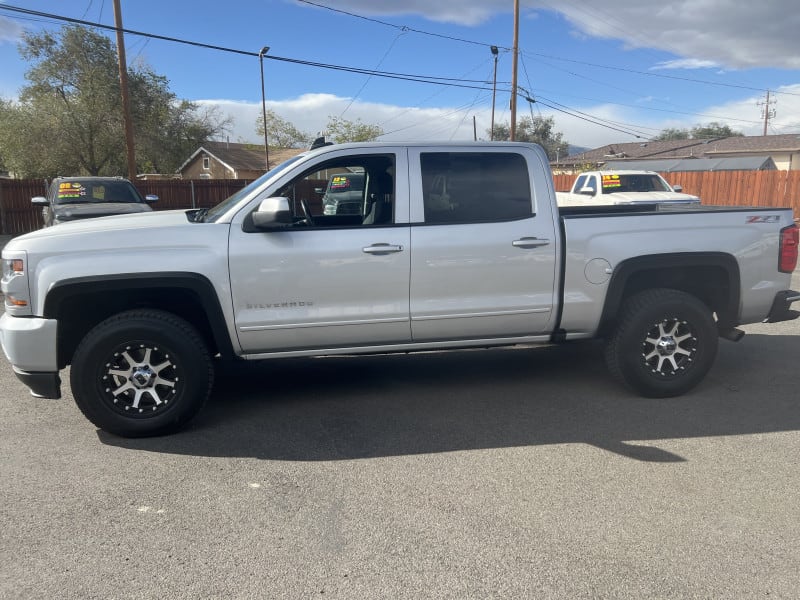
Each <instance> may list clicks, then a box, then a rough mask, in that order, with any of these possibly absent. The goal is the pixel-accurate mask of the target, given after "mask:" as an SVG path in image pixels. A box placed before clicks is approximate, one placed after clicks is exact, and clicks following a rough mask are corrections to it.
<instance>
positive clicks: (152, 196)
mask: <svg viewBox="0 0 800 600" xmlns="http://www.w3.org/2000/svg"><path fill="white" fill-rule="evenodd" d="M144 201H145V202H147V203H148V204H149V203H150V202H158V196H156V195H155V194H147V196H145V197H144Z"/></svg>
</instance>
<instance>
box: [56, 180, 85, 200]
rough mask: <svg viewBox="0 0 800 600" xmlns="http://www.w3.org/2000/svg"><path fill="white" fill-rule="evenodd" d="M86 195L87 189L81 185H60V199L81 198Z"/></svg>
mask: <svg viewBox="0 0 800 600" xmlns="http://www.w3.org/2000/svg"><path fill="white" fill-rule="evenodd" d="M85 195H86V188H85V187H83V186H82V185H81V184H80V183H60V184H58V197H59V198H80V197H81V196H85Z"/></svg>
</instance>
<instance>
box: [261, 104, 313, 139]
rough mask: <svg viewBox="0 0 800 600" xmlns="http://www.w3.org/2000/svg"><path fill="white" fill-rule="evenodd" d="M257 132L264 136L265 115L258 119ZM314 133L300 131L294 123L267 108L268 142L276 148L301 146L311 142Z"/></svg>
mask: <svg viewBox="0 0 800 600" xmlns="http://www.w3.org/2000/svg"><path fill="white" fill-rule="evenodd" d="M256 133H258V135H260V136H261V137H264V115H263V114H262V115H259V116H258V118H257V119H256ZM311 139H312V135H311V134H310V133H306V132H304V131H300V130H299V129H298V128H297V127H295V126H294V124H293V123H291V122H290V121H287V120H286V119H282V118H281V117H279V116H278V114H277V113H276V112H275V111H274V110H267V142H268V143H269V145H270V147H271V148H272V147H275V148H301V147H303V146H308V145H309V144H310V143H311Z"/></svg>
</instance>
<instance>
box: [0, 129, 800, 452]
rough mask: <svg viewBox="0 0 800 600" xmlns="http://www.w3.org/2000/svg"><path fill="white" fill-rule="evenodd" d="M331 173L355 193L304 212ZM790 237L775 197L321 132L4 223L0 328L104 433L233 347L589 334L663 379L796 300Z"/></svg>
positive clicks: (17, 368) (177, 422) (145, 425)
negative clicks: (243, 180)
mask: <svg viewBox="0 0 800 600" xmlns="http://www.w3.org/2000/svg"><path fill="white" fill-rule="evenodd" d="M348 173H359V174H363V186H360V187H362V190H361V192H360V195H359V206H358V210H357V211H353V212H352V213H350V212H348V214H333V215H330V214H324V209H323V206H322V203H320V202H319V201H318V200H319V198H318V197H317V196H318V195H319V190H320V189H326V187H327V186H326V184H327V183H329V182H330V181H332V180H333V178H336V177H339V178H341V177H343V176H346V174H348ZM337 181H338V180H337ZM315 194H316V195H317V196H315ZM314 199H316V200H317V201H316V202H314V203H313V205H314V206H315V207H316V210H312V209H311V206H312V202H311V200H314ZM797 253H798V228H797V226H796V225H795V224H794V222H793V219H792V212H791V210H789V209H773V208H763V207H758V208H737V209H731V208H721V207H708V206H701V205H696V206H680V207H664V206H653V205H650V206H603V207H588V208H587V207H573V208H561V209H559V207H558V206H557V205H556V196H555V192H554V190H553V180H552V176H551V173H550V170H549V166H548V161H547V157H546V156H545V154H544V152H543V151H542V149H541V148H539V147H538V146H535V145H531V144H521V143H465V144H453V143H451V144H399V143H374V144H343V145H338V146H337V145H330V146H324V147H322V148H319V149H316V150H312V151H309V152H307V153H304V154H301V155H299V156H297V157H294V158H292V159H290V160H288V161H286V162H285V163H283V164H281V165H280V166H278V167H276V168H275V169H273V170H272V171H270V172H268V173H266V174H265V175H264V176H262V177H261V178H260V179H258V180H256V181H254V182H253V183H252V184H250V185H248V186H247V187H245V188H244V189H242V190H241V191H239V192H237V193H236V194H234V195H233V196H231V197H230V198H228V199H227V200H225V201H223V202H222V203H220V204H219V205H217V206H215V207H213V208H211V209H210V210H206V209H193V210H172V211H164V212H152V213H143V214H138V215H124V216H114V217H103V218H98V219H90V220H86V221H80V222H74V223H65V224H61V225H56V226H54V227H50V228H48V229H46V230H41V231H37V232H33V233H29V234H26V235H23V236H19V237H17V238H15V239H13V240H12V241H10V242H9V243H8V245H7V246H6V247H5V249H4V250H3V253H2V259H3V278H2V291H3V293H4V295H5V314H4V315H3V316H2V318H0V341H2V345H3V349H4V351H5V354H6V356H7V358H8V360H9V361H10V363H11V365H12V366H13V369H14V372H15V373H16V374H17V376H18V377H19V378H20V379H21V380H22V381H23V382H24V383H25V384H27V386H28V387H29V388H30V390H31V392H32V394H33V395H34V396H39V397H46V398H58V397H60V394H61V380H60V376H59V373H60V371H61V370H63V369H65V368H66V367H67V366H69V365H71V368H70V371H69V380H70V385H71V389H72V395H73V397H74V399H75V402H76V404H77V406H78V407H79V408H80V410H81V411H82V412H83V413H84V414H85V416H86V417H88V419H89V420H90V421H91V422H92V423H94V424H95V425H96V426H97V427H99V428H101V429H103V430H106V431H108V432H111V433H114V434H117V435H121V436H147V435H157V434H164V433H167V432H171V431H175V430H176V429H178V428H180V427H181V426H183V425H185V424H186V423H187V422H188V421H189V420H190V419H191V418H192V417H193V416H194V415H195V414H196V413H197V412H198V411H199V410H200V408H201V407H202V405H203V403H204V401H205V400H206V398H207V397H208V395H209V393H210V390H211V388H212V383H213V379H214V374H215V368H216V367H217V365H219V364H224V361H226V360H237V359H238V360H261V359H268V358H276V357H289V356H292V357H297V356H321V355H336V354H359V353H388V352H410V351H430V350H437V351H440V350H447V349H453V348H469V347H491V346H502V345H517V344H533V343H545V344H550V343H562V342H569V341H571V340H581V339H589V338H602V339H603V340H605V359H606V362H607V364H608V367H609V369H610V371H611V373H612V374H613V376H614V377H616V378H617V379H618V380H619V381H620V382H621V383H622V384H624V385H626V386H628V387H629V388H631V389H632V390H634V391H635V392H638V393H639V394H641V395H644V396H649V397H669V396H675V395H679V394H683V393H685V392H687V391H688V390H690V389H692V388H693V387H694V386H696V385H697V384H698V383H699V382H700V381H701V380H702V379H703V377H704V376H705V375H706V373H707V372H708V371H709V369H710V368H711V366H712V363H713V362H714V359H715V356H716V353H717V346H718V339H719V338H720V337H722V338H724V339H728V340H734V341H735V340H738V339H739V338H740V337H741V336H742V335H743V333H742V331H741V330H739V329H737V326H738V325H739V324H742V323H756V322H762V321H771V322H775V321H783V320H789V319H793V318H796V317H797V316H798V313H797V312H795V311H793V310H791V304H792V303H793V302H794V301H796V300H798V299H800V293H797V292H793V291H791V290H789V285H790V276H791V272H792V271H793V269H794V268H795V265H796V263H797ZM309 368H310V369H312V370H313V366H312V365H309Z"/></svg>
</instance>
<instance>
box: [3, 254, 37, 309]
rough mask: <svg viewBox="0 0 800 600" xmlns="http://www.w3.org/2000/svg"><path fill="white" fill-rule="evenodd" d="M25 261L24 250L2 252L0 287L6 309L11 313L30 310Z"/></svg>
mask: <svg viewBox="0 0 800 600" xmlns="http://www.w3.org/2000/svg"><path fill="white" fill-rule="evenodd" d="M26 262H27V261H26V256H25V252H24V251H19V250H7V251H5V252H3V279H2V282H1V283H0V287H2V290H3V294H4V295H5V304H6V310H7V311H8V312H9V313H12V314H17V315H19V314H27V313H28V312H29V311H30V308H29V304H30V292H29V291H28V277H27V274H26V266H27V265H26Z"/></svg>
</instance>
